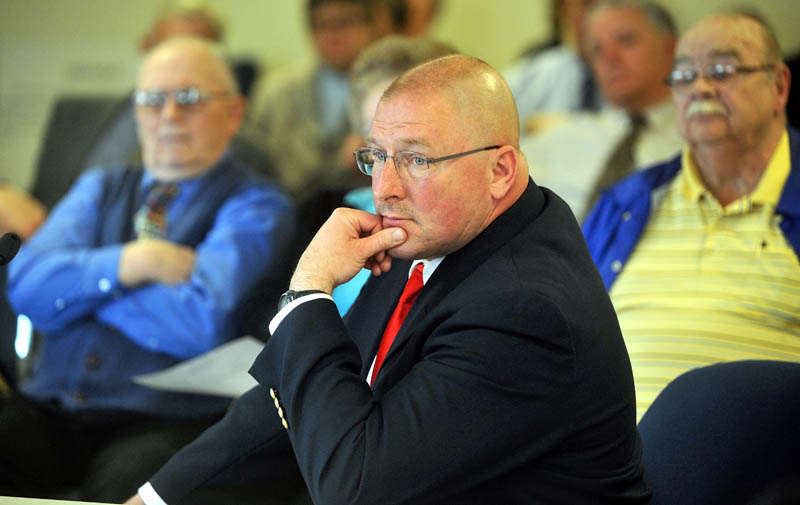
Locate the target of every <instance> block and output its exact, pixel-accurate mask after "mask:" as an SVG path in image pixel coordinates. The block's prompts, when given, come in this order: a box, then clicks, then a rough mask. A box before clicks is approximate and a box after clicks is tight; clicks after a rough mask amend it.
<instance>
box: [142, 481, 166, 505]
mask: <svg viewBox="0 0 800 505" xmlns="http://www.w3.org/2000/svg"><path fill="white" fill-rule="evenodd" d="M139 497H141V499H142V501H143V502H144V503H145V505H167V502H165V501H164V500H162V499H161V497H160V496H158V493H156V490H155V489H153V486H152V485H151V484H150V483H149V482H145V483H144V485H143V486H142V487H140V488H139Z"/></svg>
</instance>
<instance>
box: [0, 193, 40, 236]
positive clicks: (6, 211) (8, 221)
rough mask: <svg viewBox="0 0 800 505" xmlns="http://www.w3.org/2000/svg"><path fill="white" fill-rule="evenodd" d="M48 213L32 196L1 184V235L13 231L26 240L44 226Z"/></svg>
mask: <svg viewBox="0 0 800 505" xmlns="http://www.w3.org/2000/svg"><path fill="white" fill-rule="evenodd" d="M46 215H47V212H46V211H45V208H44V205H42V204H41V203H40V202H39V201H38V200H36V199H35V198H33V197H32V196H31V195H29V194H28V193H26V192H25V191H22V190H21V189H19V188H16V187H14V186H12V185H11V184H7V183H0V233H5V232H7V231H12V232H14V233H16V234H18V235H19V236H21V237H22V238H23V240H24V239H27V238H29V237H30V236H31V235H33V232H35V231H36V229H37V228H38V227H39V225H40V224H42V221H44V218H45V216H46Z"/></svg>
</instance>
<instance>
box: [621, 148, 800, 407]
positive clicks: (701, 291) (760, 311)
mask: <svg viewBox="0 0 800 505" xmlns="http://www.w3.org/2000/svg"><path fill="white" fill-rule="evenodd" d="M689 154H690V153H689V152H688V150H687V151H686V152H684V156H683V167H682V169H681V171H680V172H679V174H678V176H676V178H675V180H674V181H672V182H671V183H670V184H669V187H668V188H667V189H666V194H665V196H664V200H663V202H662V203H661V205H660V206H659V207H658V208H657V209H656V210H654V212H653V215H652V216H651V218H650V222H649V224H648V226H647V228H646V230H645V232H644V233H643V235H642V238H641V240H640V241H639V243H638V244H637V246H636V249H635V250H634V252H633V254H632V255H631V257H630V259H629V261H628V263H627V265H626V266H625V268H624V269H623V271H622V272H621V273H620V275H619V277H618V278H617V281H616V282H615V283H614V285H613V286H612V289H611V293H610V294H611V299H612V301H613V303H614V307H615V309H616V311H617V315H618V317H619V322H620V326H621V327H622V334H623V336H624V337H625V343H626V345H627V347H628V352H629V353H630V357H631V364H632V366H633V374H634V380H635V382H636V400H637V401H636V403H637V415H638V417H639V418H641V416H642V414H644V411H645V410H646V409H647V408H648V407H649V406H650V404H651V403H652V402H653V400H654V399H655V397H656V396H657V395H658V393H659V392H660V391H661V390H662V389H663V388H664V387H665V386H666V385H667V383H669V382H670V381H671V380H672V379H674V378H675V377H677V376H678V375H680V374H682V373H683V372H686V371H688V370H690V369H692V368H695V367H699V366H704V365H710V364H713V363H718V362H722V361H733V360H742V359H772V360H785V361H800V261H798V258H797V255H796V254H795V253H794V251H793V250H792V248H791V246H790V245H789V244H788V243H787V242H786V239H785V238H784V236H783V233H782V232H781V230H780V228H779V227H778V224H779V222H780V216H777V215H775V212H774V209H775V206H776V205H777V202H778V200H779V198H780V193H781V190H782V188H783V185H784V183H785V181H786V178H787V177H788V175H789V171H790V166H791V165H790V156H789V139H788V135H787V134H786V133H785V132H784V134H783V137H782V138H781V140H780V142H779V144H778V147H777V149H776V151H775V153H774V154H773V156H772V159H771V160H770V162H769V165H768V166H767V169H766V171H765V172H764V174H763V176H762V178H761V181H760V182H759V184H758V186H757V187H756V189H755V191H753V192H752V193H751V194H749V195H747V196H744V197H742V198H740V199H738V200H736V201H735V202H732V203H730V204H729V205H727V206H725V207H722V206H721V205H720V204H719V202H717V200H716V199H715V198H714V197H713V196H712V195H711V194H710V193H709V192H708V191H707V190H706V189H705V187H704V186H703V184H702V183H701V181H700V177H699V175H698V173H697V169H696V167H695V166H694V164H693V163H692V161H691V156H690V155H689Z"/></svg>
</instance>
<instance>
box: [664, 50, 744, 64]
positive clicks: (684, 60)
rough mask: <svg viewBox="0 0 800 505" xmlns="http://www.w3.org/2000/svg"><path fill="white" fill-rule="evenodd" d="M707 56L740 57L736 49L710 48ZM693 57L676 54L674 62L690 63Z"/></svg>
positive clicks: (738, 58)
mask: <svg viewBox="0 0 800 505" xmlns="http://www.w3.org/2000/svg"><path fill="white" fill-rule="evenodd" d="M707 55H708V56H707V57H709V58H736V59H737V60H740V59H741V55H740V54H739V51H737V50H736V49H712V50H711V51H709V52H708V53H707ZM693 61H694V59H693V58H692V57H690V56H687V55H680V54H679V55H678V56H676V57H675V63H691V62H693Z"/></svg>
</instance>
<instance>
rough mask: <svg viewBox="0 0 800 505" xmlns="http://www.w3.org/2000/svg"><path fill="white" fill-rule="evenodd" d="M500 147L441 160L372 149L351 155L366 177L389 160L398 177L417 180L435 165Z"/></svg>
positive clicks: (467, 152)
mask: <svg viewBox="0 0 800 505" xmlns="http://www.w3.org/2000/svg"><path fill="white" fill-rule="evenodd" d="M500 147H502V146H488V147H481V148H479V149H472V150H471V151H464V152H463V153H456V154H450V155H447V156H442V157H441V158H428V157H427V156H424V155H422V154H419V153H415V152H413V151H398V152H396V153H394V154H393V155H391V156H389V155H388V154H386V153H385V152H383V151H381V150H380V149H376V148H374V147H361V148H359V149H356V150H355V151H353V155H355V157H356V164H357V165H358V169H359V170H361V172H362V173H364V174H366V175H369V176H372V174H373V173H374V172H375V171H376V170H377V171H380V170H381V169H382V168H383V167H384V165H386V160H388V159H390V158H391V159H393V160H394V166H395V169H396V170H397V173H398V175H400V177H405V178H408V179H414V180H419V179H425V178H426V177H428V176H429V175H430V174H431V169H430V168H431V165H433V164H435V163H439V162H440V161H447V160H452V159H455V158H460V157H462V156H467V155H468V154H475V153H479V152H481V151H490V150H492V149H500Z"/></svg>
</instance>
